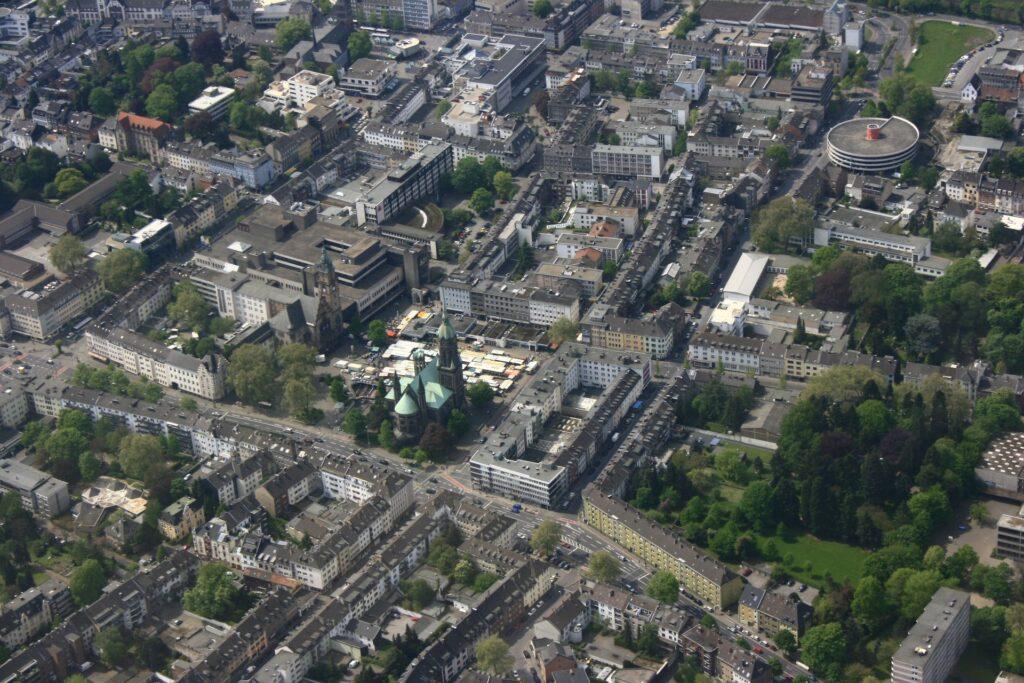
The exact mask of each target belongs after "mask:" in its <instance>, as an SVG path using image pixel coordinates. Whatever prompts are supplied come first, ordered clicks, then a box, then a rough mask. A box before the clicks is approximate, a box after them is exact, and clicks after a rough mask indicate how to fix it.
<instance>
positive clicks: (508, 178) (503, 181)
mask: <svg viewBox="0 0 1024 683" xmlns="http://www.w3.org/2000/svg"><path fill="white" fill-rule="evenodd" d="M492 183H493V184H494V191H495V192H496V193H497V194H498V196H499V197H501V198H502V199H504V200H506V201H507V200H509V199H512V198H513V197H515V196H516V192H517V191H518V190H519V186H518V185H516V183H515V181H514V180H512V174H511V173H509V172H508V171H498V172H497V173H495V174H494V179H493V180H492Z"/></svg>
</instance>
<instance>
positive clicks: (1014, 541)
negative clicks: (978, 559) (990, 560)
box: [996, 510, 1024, 562]
mask: <svg viewBox="0 0 1024 683" xmlns="http://www.w3.org/2000/svg"><path fill="white" fill-rule="evenodd" d="M996 554H997V555H998V556H999V557H1005V558H1007V559H1009V560H1012V561H1013V562H1024V510H1019V511H1018V512H1017V514H1003V515H1000V516H999V520H998V521H997V522H996Z"/></svg>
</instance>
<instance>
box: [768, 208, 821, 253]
mask: <svg viewBox="0 0 1024 683" xmlns="http://www.w3.org/2000/svg"><path fill="white" fill-rule="evenodd" d="M813 228H814V207H812V206H811V205H810V204H808V203H807V202H805V201H804V200H802V199H793V198H792V197H788V196H787V197H779V198H777V199H775V200H773V201H772V202H771V203H769V204H768V205H767V206H765V207H764V208H763V209H761V210H760V211H758V212H757V215H756V216H755V218H754V232H753V239H754V243H755V244H756V245H757V247H758V249H761V250H762V251H768V252H775V253H778V252H785V251H788V250H789V249H790V247H791V246H792V244H791V242H792V241H793V240H800V241H803V242H805V241H806V240H807V239H808V238H809V237H810V235H811V232H812V230H813Z"/></svg>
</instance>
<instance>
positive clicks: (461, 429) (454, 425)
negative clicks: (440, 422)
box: [447, 408, 469, 439]
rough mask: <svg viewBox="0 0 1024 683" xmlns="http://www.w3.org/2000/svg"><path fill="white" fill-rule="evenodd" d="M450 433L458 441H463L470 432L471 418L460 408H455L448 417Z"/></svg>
mask: <svg viewBox="0 0 1024 683" xmlns="http://www.w3.org/2000/svg"><path fill="white" fill-rule="evenodd" d="M447 427H448V431H449V432H450V433H451V435H452V436H454V437H455V438H456V439H461V438H462V437H463V436H465V435H466V432H468V431H469V418H468V417H466V414H465V413H464V412H462V411H461V410H459V409H458V408H453V409H452V412H451V413H450V414H449V415H448V424H447Z"/></svg>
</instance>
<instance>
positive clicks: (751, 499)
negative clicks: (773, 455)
mask: <svg viewBox="0 0 1024 683" xmlns="http://www.w3.org/2000/svg"><path fill="white" fill-rule="evenodd" d="M739 510H740V512H742V513H743V516H744V517H745V518H746V519H747V520H748V521H749V522H750V523H751V526H753V527H754V529H755V530H756V531H757V532H758V533H762V534H770V533H771V531H772V530H773V529H774V528H775V525H776V524H777V522H778V515H777V512H776V504H775V491H774V489H773V488H772V485H771V484H770V483H768V482H767V481H755V482H753V483H752V484H750V486H748V487H747V490H746V491H744V492H743V498H741V499H740V506H739Z"/></svg>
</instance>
